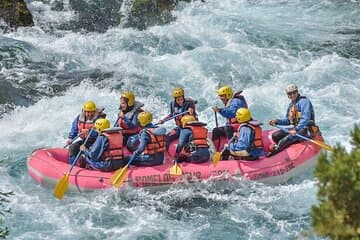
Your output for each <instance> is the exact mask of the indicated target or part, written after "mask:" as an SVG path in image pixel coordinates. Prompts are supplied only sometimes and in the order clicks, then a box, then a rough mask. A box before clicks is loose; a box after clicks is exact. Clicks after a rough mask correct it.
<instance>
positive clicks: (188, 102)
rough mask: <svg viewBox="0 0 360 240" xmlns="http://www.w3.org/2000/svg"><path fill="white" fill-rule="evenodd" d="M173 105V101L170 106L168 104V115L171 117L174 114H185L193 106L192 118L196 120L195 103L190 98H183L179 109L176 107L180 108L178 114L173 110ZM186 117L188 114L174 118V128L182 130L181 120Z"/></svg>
mask: <svg viewBox="0 0 360 240" xmlns="http://www.w3.org/2000/svg"><path fill="white" fill-rule="evenodd" d="M175 104H176V102H175V101H172V102H171V104H170V113H171V114H172V115H175V114H178V113H181V112H185V111H186V110H188V109H189V108H190V107H191V106H193V107H194V117H195V119H197V114H196V111H195V104H196V101H194V100H193V99H192V98H185V101H184V104H183V105H182V106H181V107H180V106H178V108H180V111H179V112H175V108H176V106H175ZM186 115H189V114H184V115H181V116H178V117H176V118H174V120H175V124H176V126H178V127H181V128H182V124H181V119H182V118H183V117H184V116H186Z"/></svg>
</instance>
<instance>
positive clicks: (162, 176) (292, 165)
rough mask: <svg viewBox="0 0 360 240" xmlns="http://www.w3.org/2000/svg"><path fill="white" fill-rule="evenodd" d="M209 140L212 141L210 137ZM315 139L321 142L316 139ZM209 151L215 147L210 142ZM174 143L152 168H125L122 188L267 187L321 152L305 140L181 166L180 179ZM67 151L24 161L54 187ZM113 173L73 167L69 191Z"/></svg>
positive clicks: (102, 182)
mask: <svg viewBox="0 0 360 240" xmlns="http://www.w3.org/2000/svg"><path fill="white" fill-rule="evenodd" d="M272 132H273V130H272V131H263V134H262V137H263V141H264V148H265V149H268V146H269V145H270V144H271V143H273V141H272V139H271V137H270V136H271V133H272ZM209 139H211V138H209ZM316 140H322V139H321V138H318V139H316ZM209 142H210V145H211V148H212V152H213V153H214V152H215V151H216V150H215V145H218V142H217V141H215V142H214V143H212V142H211V141H210V140H209ZM224 143H226V140H225V139H221V141H220V144H219V147H218V148H217V151H221V149H222V148H223V145H224ZM174 152H175V144H171V146H170V149H169V152H168V153H166V155H165V163H164V164H163V165H161V166H154V167H134V166H130V167H129V168H128V174H127V180H126V181H125V182H124V184H123V187H135V188H137V187H141V188H143V187H147V188H149V187H151V188H164V187H169V186H170V185H171V184H172V183H174V182H176V183H181V182H186V183H189V182H197V181H203V180H208V179H213V180H224V179H227V180H229V179H233V178H235V177H237V178H239V177H243V178H246V179H250V180H256V181H260V182H264V183H269V184H280V183H284V182H286V181H287V180H288V179H290V178H292V177H294V176H297V175H299V174H301V173H302V172H304V171H305V170H307V169H309V168H312V167H313V166H314V165H315V164H316V159H317V156H318V154H319V153H320V147H319V146H317V145H315V144H312V143H310V142H308V141H304V142H301V143H298V144H294V145H292V146H290V147H289V148H287V149H285V150H284V151H282V152H280V153H278V154H276V155H274V156H272V157H268V158H267V157H263V158H261V159H259V160H256V161H243V160H222V161H220V162H219V164H218V165H217V166H216V167H214V166H213V163H212V161H211V160H209V161H208V162H206V163H201V164H194V163H180V164H179V166H180V167H181V169H182V170H183V175H182V176H172V175H170V173H169V170H170V167H171V166H173V155H174ZM67 161H68V150H67V149H64V148H43V149H38V150H35V151H34V152H33V153H32V154H31V155H30V157H29V158H28V160H27V168H28V172H29V174H30V176H31V177H33V178H34V179H35V180H36V181H37V182H39V183H40V184H42V185H45V186H51V187H54V186H55V185H56V184H57V182H58V181H59V180H60V179H61V178H62V177H63V176H64V174H65V173H66V172H67V171H68V170H69V168H70V165H69V164H68V162H67ZM113 173H114V172H100V171H94V170H88V169H84V168H80V167H77V166H75V167H74V168H73V170H72V171H71V175H70V178H69V190H74V191H89V190H95V189H99V188H108V187H111V184H110V182H109V179H110V177H111V176H112V174H113Z"/></svg>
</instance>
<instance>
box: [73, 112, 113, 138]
mask: <svg viewBox="0 0 360 240" xmlns="http://www.w3.org/2000/svg"><path fill="white" fill-rule="evenodd" d="M103 111H104V108H96V113H95V115H94V117H93V118H92V119H86V117H85V112H84V111H81V113H80V115H79V120H78V124H77V126H78V133H80V132H81V131H82V130H84V129H91V128H93V127H94V124H95V121H96V120H97V119H98V118H101V117H102V118H105V117H106V114H105V113H104V112H103Z"/></svg>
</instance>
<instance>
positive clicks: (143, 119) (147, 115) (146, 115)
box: [137, 112, 153, 127]
mask: <svg viewBox="0 0 360 240" xmlns="http://www.w3.org/2000/svg"><path fill="white" fill-rule="evenodd" d="M137 119H138V120H139V123H140V125H141V126H142V127H145V126H146V125H148V124H149V123H151V122H152V120H153V116H152V113H151V112H141V113H139V115H138V116H137Z"/></svg>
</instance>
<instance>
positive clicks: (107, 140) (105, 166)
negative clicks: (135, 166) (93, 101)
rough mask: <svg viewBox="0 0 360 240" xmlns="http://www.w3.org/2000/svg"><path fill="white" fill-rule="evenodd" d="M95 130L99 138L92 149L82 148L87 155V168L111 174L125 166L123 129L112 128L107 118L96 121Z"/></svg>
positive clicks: (82, 146)
mask: <svg viewBox="0 0 360 240" xmlns="http://www.w3.org/2000/svg"><path fill="white" fill-rule="evenodd" d="M95 129H96V130H97V133H98V136H97V138H96V140H95V142H94V144H92V146H91V147H90V148H87V147H86V146H85V145H84V144H83V145H81V146H80V150H81V151H83V152H84V153H85V162H86V164H87V168H90V169H95V170H99V171H102V172H109V171H114V170H116V169H119V168H122V167H123V166H125V165H126V162H125V160H124V156H123V143H122V139H123V137H122V131H121V129H119V128H110V121H109V120H108V119H106V118H100V119H98V120H96V121H95Z"/></svg>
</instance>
